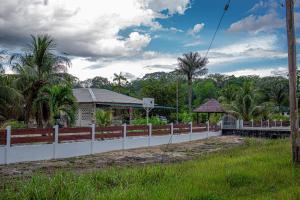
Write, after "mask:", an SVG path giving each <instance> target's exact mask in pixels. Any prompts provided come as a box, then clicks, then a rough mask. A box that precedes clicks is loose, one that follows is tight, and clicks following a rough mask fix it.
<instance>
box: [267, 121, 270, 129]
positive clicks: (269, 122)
mask: <svg viewBox="0 0 300 200" xmlns="http://www.w3.org/2000/svg"><path fill="white" fill-rule="evenodd" d="M267 122H268V128H270V120H269V119H268V121H267Z"/></svg>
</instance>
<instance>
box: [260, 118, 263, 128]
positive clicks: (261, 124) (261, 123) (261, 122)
mask: <svg viewBox="0 0 300 200" xmlns="http://www.w3.org/2000/svg"><path fill="white" fill-rule="evenodd" d="M260 127H261V128H262V127H263V121H262V119H260Z"/></svg>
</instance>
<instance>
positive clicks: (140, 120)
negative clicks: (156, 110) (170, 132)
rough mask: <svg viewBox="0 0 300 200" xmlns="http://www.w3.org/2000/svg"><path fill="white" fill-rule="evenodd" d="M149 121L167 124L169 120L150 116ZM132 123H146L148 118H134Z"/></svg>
mask: <svg viewBox="0 0 300 200" xmlns="http://www.w3.org/2000/svg"><path fill="white" fill-rule="evenodd" d="M149 123H150V124H152V125H165V124H166V123H167V122H166V121H163V120H161V119H160V118H159V117H150V118H149ZM132 124H134V125H146V124H147V119H146V118H137V119H134V120H132Z"/></svg>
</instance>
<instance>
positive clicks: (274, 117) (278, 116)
mask: <svg viewBox="0 0 300 200" xmlns="http://www.w3.org/2000/svg"><path fill="white" fill-rule="evenodd" d="M270 119H271V120H278V121H279V120H282V121H289V120H290V118H289V116H285V115H282V114H273V115H271V116H270Z"/></svg>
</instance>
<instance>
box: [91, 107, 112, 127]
mask: <svg viewBox="0 0 300 200" xmlns="http://www.w3.org/2000/svg"><path fill="white" fill-rule="evenodd" d="M95 118H96V124H97V125H98V126H107V125H110V124H111V120H112V114H111V112H110V111H104V110H102V109H98V110H97V111H96V114H95Z"/></svg>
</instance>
